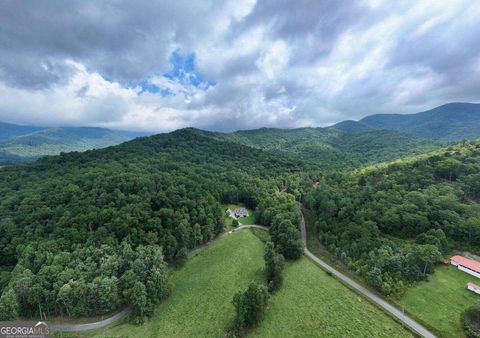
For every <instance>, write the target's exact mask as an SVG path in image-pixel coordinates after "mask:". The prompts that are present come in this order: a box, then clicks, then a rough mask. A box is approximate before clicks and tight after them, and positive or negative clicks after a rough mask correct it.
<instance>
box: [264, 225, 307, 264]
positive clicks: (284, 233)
mask: <svg viewBox="0 0 480 338" xmlns="http://www.w3.org/2000/svg"><path fill="white" fill-rule="evenodd" d="M269 232H270V235H271V237H272V241H273V242H274V243H275V245H276V246H277V248H278V251H279V252H280V253H281V254H282V255H283V256H284V257H285V258H288V259H298V258H300V256H302V251H303V243H302V242H301V241H300V239H299V238H298V230H297V228H296V227H295V225H293V223H292V222H291V221H290V220H283V221H281V222H279V223H277V224H274V225H272V226H271V227H270V230H269Z"/></svg>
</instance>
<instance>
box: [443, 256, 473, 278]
mask: <svg viewBox="0 0 480 338" xmlns="http://www.w3.org/2000/svg"><path fill="white" fill-rule="evenodd" d="M450 263H451V264H452V265H453V266H456V267H457V268H458V269H459V270H462V271H463V272H466V273H468V274H469V275H472V276H475V277H477V278H480V262H477V261H474V260H473V259H469V258H466V257H463V256H453V257H452V258H450Z"/></svg>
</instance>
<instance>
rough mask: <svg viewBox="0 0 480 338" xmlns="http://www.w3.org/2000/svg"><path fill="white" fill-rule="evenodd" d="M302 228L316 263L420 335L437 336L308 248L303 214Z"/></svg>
mask: <svg viewBox="0 0 480 338" xmlns="http://www.w3.org/2000/svg"><path fill="white" fill-rule="evenodd" d="M300 228H301V233H302V241H303V243H304V252H303V253H304V255H305V256H307V257H308V258H310V259H311V260H312V261H314V262H315V263H316V264H318V265H320V266H321V267H322V268H323V269H325V270H327V271H329V272H330V273H331V274H332V275H335V276H336V277H337V278H339V279H341V280H342V281H343V282H345V283H346V284H348V285H349V286H350V287H352V288H353V289H355V290H356V291H358V292H359V293H361V294H362V295H364V296H365V297H367V298H368V299H370V300H371V301H372V302H374V303H375V304H377V305H378V306H380V307H382V308H383V309H384V310H386V311H387V312H389V313H390V314H391V315H393V316H394V317H396V318H397V319H398V320H400V321H401V322H403V323H404V324H405V325H407V326H408V327H409V328H411V329H412V330H413V331H414V332H416V333H418V334H419V335H421V336H423V337H427V338H435V336H434V335H433V334H432V333H431V332H430V331H428V330H427V329H426V328H424V327H423V326H422V325H420V324H418V323H417V322H416V321H414V320H413V319H412V318H410V317H409V316H407V315H406V314H404V313H403V312H402V311H400V310H399V309H397V308H396V307H394V306H392V305H390V304H389V303H387V302H386V301H385V300H383V299H382V298H380V297H378V296H377V295H375V294H374V293H372V292H371V291H370V290H368V289H366V288H365V287H363V286H362V285H360V284H358V283H357V282H355V281H354V280H352V279H351V278H349V277H347V276H345V275H344V274H343V273H341V272H340V271H338V270H336V269H334V268H333V267H331V266H330V265H328V264H327V263H325V262H324V261H323V260H321V259H320V258H318V257H317V256H315V255H314V254H313V253H311V252H310V250H308V248H307V231H306V229H305V219H304V218H303V215H302V221H301V223H300Z"/></svg>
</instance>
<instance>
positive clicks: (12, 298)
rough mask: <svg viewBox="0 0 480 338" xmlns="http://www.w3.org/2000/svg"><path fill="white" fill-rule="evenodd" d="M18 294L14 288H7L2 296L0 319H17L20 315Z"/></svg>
mask: <svg viewBox="0 0 480 338" xmlns="http://www.w3.org/2000/svg"><path fill="white" fill-rule="evenodd" d="M18 308H19V306H18V302H17V296H16V295H15V292H14V291H13V290H12V289H7V290H6V291H4V292H3V294H2V297H0V320H15V319H17V317H18Z"/></svg>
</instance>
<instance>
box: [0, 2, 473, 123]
mask: <svg viewBox="0 0 480 338" xmlns="http://www.w3.org/2000/svg"><path fill="white" fill-rule="evenodd" d="M479 96H480V1H478V0H470V1H463V0H448V1H447V0H445V1H439V0H425V1H417V0H412V1H387V0H384V1H381V0H369V1H360V0H358V1H350V0H348V1H347V0H290V1H281V0H258V1H255V0H242V1H238V0H232V1H216V0H202V1H181V0H175V1H151V0H147V1H143V0H137V1H117V0H115V1H113V0H112V1H85V0H79V1H73V0H69V1H63V0H62V1H53V0H45V1H36V0H31V1H27V0H22V1H2V2H1V4H0V121H6V122H13V123H20V124H36V125H42V126H58V125H70V126H79V125H88V126H104V127H111V128H117V129H131V130H146V131H169V130H173V129H177V128H181V127H186V126H194V127H198V128H203V129H209V130H220V131H230V130H237V129H251V128H258V127H262V126H267V127H286V128H294V127H301V126H326V125H329V124H332V123H335V122H338V121H341V120H345V119H359V118H361V117H363V116H365V115H370V114H374V113H413V112H417V111H421V110H426V109H429V108H432V107H435V106H437V105H440V104H443V103H447V102H452V101H468V102H478V101H480V99H479Z"/></svg>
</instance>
